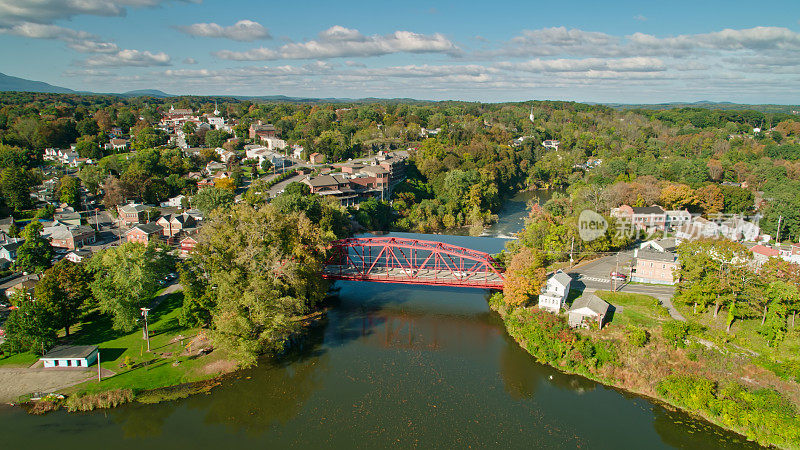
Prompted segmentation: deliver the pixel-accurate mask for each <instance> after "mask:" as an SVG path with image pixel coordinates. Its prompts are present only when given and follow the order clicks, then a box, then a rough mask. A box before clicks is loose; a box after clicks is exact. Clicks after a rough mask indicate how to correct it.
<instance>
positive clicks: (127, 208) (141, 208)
mask: <svg viewBox="0 0 800 450" xmlns="http://www.w3.org/2000/svg"><path fill="white" fill-rule="evenodd" d="M147 209H148V206H147V205H142V204H140V203H128V204H127V205H123V206H117V212H118V215H119V219H120V220H121V221H122V222H124V223H125V225H132V224H139V223H147V222H148V221H149V217H147V216H148V214H147Z"/></svg>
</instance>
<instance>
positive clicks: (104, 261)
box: [87, 240, 174, 331]
mask: <svg viewBox="0 0 800 450" xmlns="http://www.w3.org/2000/svg"><path fill="white" fill-rule="evenodd" d="M173 264H174V261H173V260H172V259H171V257H170V256H169V255H168V254H167V251H166V248H164V247H163V246H162V245H161V244H158V243H156V241H155V240H153V241H151V244H149V245H144V244H140V243H137V242H127V243H125V244H122V245H120V246H119V247H111V248H108V249H105V250H101V251H99V252H97V253H96V254H95V255H94V256H92V259H90V260H89V264H88V266H87V269H88V270H89V271H91V272H92V273H93V274H94V277H95V279H94V281H93V282H92V283H91V290H92V294H93V295H94V297H95V298H96V299H97V301H98V303H99V306H100V309H101V310H102V311H103V312H106V313H108V314H111V316H112V318H113V323H114V329H117V330H123V331H131V330H132V329H133V328H134V327H135V326H136V320H137V319H138V318H139V314H140V311H139V308H141V307H143V306H146V305H147V304H148V303H149V302H150V301H151V300H152V299H153V298H154V297H155V294H156V293H157V292H158V290H159V289H160V287H161V285H160V284H159V282H160V280H162V279H163V278H164V276H165V275H166V274H167V273H169V272H170V270H171V266H172V265H173Z"/></svg>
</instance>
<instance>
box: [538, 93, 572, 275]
mask: <svg viewBox="0 0 800 450" xmlns="http://www.w3.org/2000/svg"><path fill="white" fill-rule="evenodd" d="M531 115H533V108H531ZM573 250H575V236H572V243H571V244H569V267H570V268H572V261H573V260H572V252H573Z"/></svg>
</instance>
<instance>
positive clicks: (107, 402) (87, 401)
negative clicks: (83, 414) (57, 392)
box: [66, 389, 133, 412]
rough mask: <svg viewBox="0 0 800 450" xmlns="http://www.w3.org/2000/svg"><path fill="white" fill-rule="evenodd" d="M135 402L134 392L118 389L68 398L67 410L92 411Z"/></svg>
mask: <svg viewBox="0 0 800 450" xmlns="http://www.w3.org/2000/svg"><path fill="white" fill-rule="evenodd" d="M130 401H133V391H132V390H130V389H117V390H114V391H105V392H100V393H97V394H83V395H80V394H76V395H72V396H70V397H68V398H67V402H66V405H67V409H68V410H69V411H70V412H73V411H92V410H94V409H96V408H115V407H117V406H119V405H122V404H124V403H128V402H130Z"/></svg>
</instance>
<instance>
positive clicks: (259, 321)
mask: <svg viewBox="0 0 800 450" xmlns="http://www.w3.org/2000/svg"><path fill="white" fill-rule="evenodd" d="M322 235H323V233H322V231H321V230H320V228H319V226H318V225H316V224H315V223H313V222H312V221H311V220H309V219H308V218H307V217H306V216H305V214H302V213H281V212H280V211H278V210H277V209H276V208H275V207H274V206H272V205H270V204H266V205H263V206H260V207H254V206H251V205H248V204H246V203H240V204H238V205H235V206H234V207H233V208H232V209H231V211H230V214H226V215H224V216H222V215H212V216H211V219H210V220H209V222H208V223H207V224H206V225H204V226H203V228H202V230H201V231H200V235H199V239H198V240H199V244H198V247H197V250H196V252H195V254H194V256H193V258H195V259H196V260H197V262H196V264H198V266H199V268H200V271H202V273H203V274H205V276H203V277H196V278H195V282H199V283H203V284H204V285H205V286H201V287H200V288H199V292H204V293H209V294H211V295H213V296H214V298H213V303H215V304H216V307H215V308H214V309H213V319H212V322H213V337H214V340H215V342H216V343H217V345H219V346H221V347H223V348H226V349H228V350H229V351H230V352H231V353H232V354H233V355H234V356H235V357H236V358H237V359H238V360H239V362H240V363H241V364H242V365H245V366H246V365H252V364H254V363H255V361H256V357H257V356H258V355H260V354H264V353H276V352H278V351H280V350H282V349H283V348H284V345H285V344H286V342H287V340H288V339H289V337H290V336H291V334H292V333H293V332H295V331H296V330H297V329H298V326H299V324H298V322H297V319H298V318H299V317H300V316H302V315H303V314H305V313H307V312H308V310H309V308H311V307H312V306H314V305H315V304H316V303H317V302H319V301H321V300H322V298H323V296H324V295H325V290H326V287H327V284H326V282H325V281H324V280H323V279H321V278H320V277H319V271H320V270H321V269H322V263H323V260H324V257H325V251H326V250H325V248H326V245H327V241H326V240H325V239H323V238H322ZM210 287H213V289H211V288H210Z"/></svg>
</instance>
